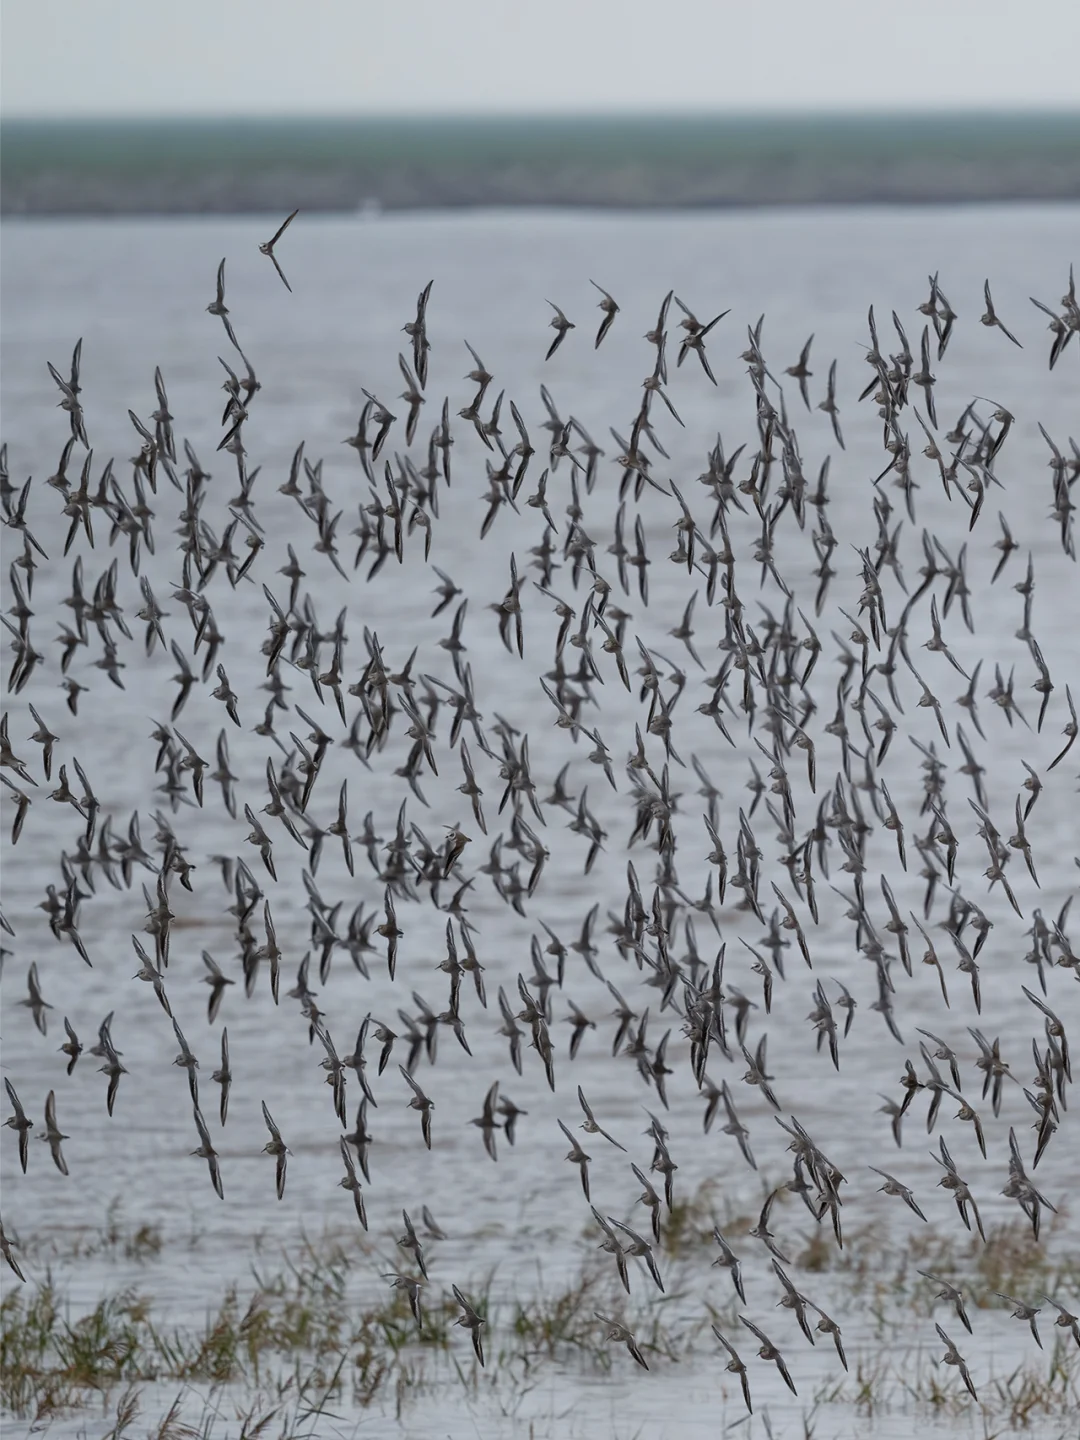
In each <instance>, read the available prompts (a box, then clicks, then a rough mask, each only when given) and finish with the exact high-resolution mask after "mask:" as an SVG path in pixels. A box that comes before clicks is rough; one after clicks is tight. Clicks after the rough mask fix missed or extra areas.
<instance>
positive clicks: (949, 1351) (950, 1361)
mask: <svg viewBox="0 0 1080 1440" xmlns="http://www.w3.org/2000/svg"><path fill="white" fill-rule="evenodd" d="M934 1329H935V1330H936V1331H937V1333H938V1334H939V1335H940V1336H941V1339H942V1341H943V1343H944V1345H945V1354H944V1356H943V1357H942V1359H943V1361H944V1363H945V1364H946V1365H955V1366H956V1368H957V1369H958V1370H959V1372H960V1378H961V1380H963V1382H964V1386H965V1388H966V1389H967V1392H968V1394H969V1395H970V1396H971V1398H972V1399H973V1400H975V1401H976V1402H977V1401H978V1399H979V1397H978V1395H977V1394H976V1393H975V1386H974V1385H973V1384H972V1383H971V1374H970V1372H969V1371H968V1368H967V1364H966V1362H965V1360H964V1357H963V1356H962V1355H961V1354H960V1351H959V1350H957V1348H956V1346H955V1345H954V1344H953V1342H952V1341H951V1340H950V1339H949V1337H948V1335H946V1334H945V1331H944V1330H943V1329H942V1328H941V1326H940V1325H935V1326H934Z"/></svg>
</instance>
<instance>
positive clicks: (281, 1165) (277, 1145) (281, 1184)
mask: <svg viewBox="0 0 1080 1440" xmlns="http://www.w3.org/2000/svg"><path fill="white" fill-rule="evenodd" d="M262 1113H263V1119H264V1120H265V1121H266V1128H267V1129H268V1130H269V1131H270V1139H269V1140H268V1141H267V1143H266V1144H265V1145H264V1146H263V1154H264V1155H273V1157H274V1159H275V1161H276V1162H277V1181H276V1185H277V1198H278V1199H279V1200H283V1199H284V1198H285V1167H286V1165H287V1164H288V1160H287V1158H286V1157H287V1156H289V1155H291V1154H292V1151H291V1150H289V1149H287V1148H286V1145H285V1142H284V1140H282V1138H281V1131H280V1130H279V1129H278V1128H277V1126H276V1125H275V1124H274V1121H273V1117H272V1116H271V1114H270V1111H269V1110H268V1109H267V1108H266V1101H265V1100H264V1101H263V1102H262Z"/></svg>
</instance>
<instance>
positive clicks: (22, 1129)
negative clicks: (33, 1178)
mask: <svg viewBox="0 0 1080 1440" xmlns="http://www.w3.org/2000/svg"><path fill="white" fill-rule="evenodd" d="M4 1089H5V1090H6V1091H7V1095H8V1099H9V1100H10V1101H11V1106H12V1109H13V1111H14V1114H12V1115H9V1116H8V1118H7V1119H6V1120H5V1121H4V1124H5V1125H6V1126H7V1127H8V1128H9V1129H10V1130H14V1131H15V1133H16V1135H18V1137H19V1164H20V1165H21V1166H22V1172H23V1174H24V1175H25V1174H26V1164H27V1161H28V1160H29V1158H30V1131H31V1130H32V1129H33V1128H34V1122H33V1121H32V1120H30V1119H29V1118H28V1117H27V1114H26V1111H25V1110H24V1109H23V1107H22V1104H21V1102H20V1100H19V1097H18V1095H16V1093H15V1087H14V1086H13V1085H12V1083H11V1081H10V1080H8V1079H7V1078H6V1077H5V1079H4Z"/></svg>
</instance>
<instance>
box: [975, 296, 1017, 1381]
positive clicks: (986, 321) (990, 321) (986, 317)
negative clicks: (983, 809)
mask: <svg viewBox="0 0 1080 1440" xmlns="http://www.w3.org/2000/svg"><path fill="white" fill-rule="evenodd" d="M983 298H984V300H985V301H986V312H985V314H983V315H982V316H981V317H980V323H981V324H983V325H986V326H987V327H992V326H996V327H997V328H998V329H999V330H1000V331H1001V333H1002V334H1003V335H1004V336H1005V337H1006V338H1007V339H1009V340H1011V341H1012V343H1013V344H1014V345H1017V346H1019V348H1020V349H1021V350H1022V349H1023V348H1024V347H1023V346H1022V345H1021V344H1020V341H1019V340H1017V338H1016V336H1015V335H1014V334H1013V333H1012V331H1011V330H1010V329H1009V328H1008V327H1007V326H1006V325H1004V324H1003V323H1002V321H1001V320H1000V319H999V318H998V314H997V311H996V310H995V309H994V302H993V300H992V298H991V296H990V281H989V280H984V281H983ZM968 1388H969V1389H970V1388H971V1387H970V1385H969V1386H968Z"/></svg>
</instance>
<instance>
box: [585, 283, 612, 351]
mask: <svg viewBox="0 0 1080 1440" xmlns="http://www.w3.org/2000/svg"><path fill="white" fill-rule="evenodd" d="M589 284H590V285H592V286H594V287H595V289H597V290H599V291H600V295H601V297H602V298H601V300H600V303H599V308H600V309H601V310H603V312H604V318H603V320H602V321H601V322H600V329H599V330H598V331H597V332H596V344H595V345H594V346H593V348H594V349H595V350H599V349H600V342H601V341H602V340H603V338H604V336H605V335H606V334H607V333H608V331H609V330H610V329H611V327H612V325H613V323H614V321H615V316H616V315H617V314H618V313H619V307H618V305H616V303H615V301H614V300H613V299H612V298H611V296H610V295H609V294H608V292H607V291H606V290H605V289H604V287H603V286H602V285H597V283H596V281H595V280H590V281H589Z"/></svg>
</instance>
